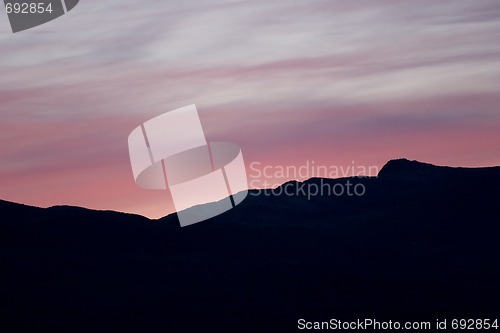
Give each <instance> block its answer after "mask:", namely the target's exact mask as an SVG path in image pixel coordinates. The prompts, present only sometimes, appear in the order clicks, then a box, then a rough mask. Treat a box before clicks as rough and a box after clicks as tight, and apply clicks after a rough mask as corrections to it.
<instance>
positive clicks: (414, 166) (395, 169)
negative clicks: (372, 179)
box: [378, 158, 441, 176]
mask: <svg viewBox="0 0 500 333" xmlns="http://www.w3.org/2000/svg"><path fill="white" fill-rule="evenodd" d="M437 168H441V167H438V166H436V165H433V164H429V163H423V162H419V161H416V160H408V159H406V158H399V159H395V160H390V161H389V162H387V163H386V164H385V165H384V166H383V167H382V169H381V170H380V172H379V174H378V175H379V176H387V175H405V174H421V173H424V172H425V173H427V172H429V171H430V170H433V169H434V170H435V169H437Z"/></svg>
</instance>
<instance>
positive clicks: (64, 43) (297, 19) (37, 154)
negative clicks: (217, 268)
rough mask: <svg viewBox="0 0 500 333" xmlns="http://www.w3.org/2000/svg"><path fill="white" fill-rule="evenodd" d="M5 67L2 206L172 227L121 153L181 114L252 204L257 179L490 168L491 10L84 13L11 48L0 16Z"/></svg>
mask: <svg viewBox="0 0 500 333" xmlns="http://www.w3.org/2000/svg"><path fill="white" fill-rule="evenodd" d="M0 51H1V52H0V199H3V200H9V201H15V202H19V203H24V204H29V205H35V206H41V207H48V206H52V205H76V206H83V207H88V208H93V209H110V210H117V211H124V212H131V213H137V214H141V215H145V216H148V217H151V218H158V217H161V216H164V215H166V214H168V213H170V212H172V209H173V206H172V203H171V200H169V195H168V193H166V192H165V191H159V190H144V189H140V188H138V187H137V186H136V184H135V183H134V179H133V176H132V171H131V166H130V160H129V155H128V147H127V138H128V135H129V134H130V132H131V131H132V130H133V129H134V128H135V127H137V126H139V125H140V124H141V123H143V122H144V121H146V120H148V119H150V118H152V117H155V116H157V115H160V114H162V113H164V112H167V111H170V110H173V109H176V108H179V107H183V106H186V105H191V104H196V106H197V108H198V112H199V115H200V118H201V121H202V123H203V128H204V131H205V134H206V137H207V139H208V140H209V141H229V142H234V143H237V144H238V145H240V146H241V148H242V152H243V157H244V159H245V163H246V165H247V171H248V173H249V178H250V180H254V182H253V183H252V184H254V185H255V184H256V185H255V186H254V187H259V185H258V184H261V183H259V182H261V181H262V179H257V181H256V182H255V179H252V177H253V178H259V177H258V175H257V174H258V172H256V171H255V170H254V169H255V167H254V168H250V167H249V166H250V165H251V163H254V164H253V165H254V166H255V165H259V167H260V168H263V167H264V166H273V167H276V166H300V165H304V164H306V163H312V162H314V163H315V164H316V165H324V166H349V165H357V166H367V167H368V166H375V167H377V168H379V169H380V168H381V167H382V166H383V165H384V164H385V163H386V162H387V161H388V160H390V159H394V158H401V157H405V158H408V159H416V160H419V161H424V162H428V163H433V164H438V165H450V166H467V167H478V166H493V165H500V2H499V1H497V0H493V1H481V0H476V1H468V0H466V1H460V0H453V1H425V0H424V1H409V0H408V1H388V0H383V1H382V0H380V1H343V0H342V1H332V0H325V1H320V0H305V1H302V0H295V1H289V0H275V1H260V0H251V1H201V0H200V1H190V2H188V1H153V0H142V1H131V0H119V1H97V0H81V1H80V3H79V5H78V6H77V7H76V8H75V9H73V10H72V11H71V12H69V13H68V14H66V15H64V16H62V17H60V18H58V19H56V20H54V21H52V22H49V23H47V24H45V25H42V26H39V27H36V28H34V29H31V30H27V31H24V32H20V33H16V34H12V32H11V30H10V26H9V24H8V20H7V16H6V14H5V11H3V10H2V11H0ZM260 178H262V177H260ZM285 178H287V177H284V178H283V179H278V181H282V182H285V181H286V180H288V179H285ZM288 178H293V177H288ZM274 181H276V180H274Z"/></svg>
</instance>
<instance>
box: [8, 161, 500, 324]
mask: <svg viewBox="0 0 500 333" xmlns="http://www.w3.org/2000/svg"><path fill="white" fill-rule="evenodd" d="M347 181H349V182H351V183H352V184H362V185H363V187H364V189H365V193H364V194H363V195H361V196H357V195H352V196H349V195H341V196H336V195H322V196H319V195H318V196H311V197H310V198H308V197H307V196H306V195H304V194H303V193H302V192H301V191H300V189H301V188H304V187H307V186H311V187H317V188H320V187H321V186H323V187H324V188H325V187H329V188H332V187H334V186H335V185H336V184H345V183H346V182H347ZM282 186H287V189H288V192H289V193H290V192H293V193H297V195H291V196H290V195H285V194H283V193H282V194H281V195H274V194H275V193H278V192H279V191H276V190H275V192H274V194H273V193H271V192H270V191H258V190H251V191H250V192H249V195H248V197H247V199H246V200H245V201H244V202H243V203H241V204H240V205H239V206H238V207H237V208H235V209H232V210H230V211H228V212H227V213H225V214H223V215H219V216H217V217H215V218H213V219H211V220H209V221H206V222H203V223H198V224H195V225H193V226H190V227H186V228H180V227H179V225H178V221H177V218H176V216H175V215H169V216H167V217H164V218H162V219H159V220H150V219H147V218H145V217H142V216H139V215H133V214H124V213H118V212H112V211H94V210H89V209H84V208H78V207H68V206H57V207H51V208H47V209H42V208H36V207H30V206H25V205H21V204H16V203H11V202H6V201H0V216H1V221H0V253H1V255H0V258H1V261H0V264H1V265H2V280H3V283H1V284H0V331H2V332H52V333H54V332H115V331H116V332H193V331H194V332H196V331H205V332H225V331H228V332H293V331H297V322H298V320H299V319H305V320H307V321H329V320H330V319H332V318H336V319H339V320H342V321H349V320H356V319H364V318H373V319H377V320H380V321H382V320H392V321H401V322H402V321H406V320H418V321H425V320H428V321H431V322H432V323H434V322H435V320H436V319H444V318H448V319H450V320H451V319H453V318H458V319H460V318H492V319H493V318H497V317H496V316H498V313H500V302H499V301H498V300H499V299H500V284H499V281H500V265H499V264H500V247H499V246H498V242H499V240H500V219H499V216H500V205H499V202H500V200H499V199H500V195H499V189H500V167H490V168H452V167H440V166H434V165H431V164H426V163H421V162H417V161H409V160H406V159H399V160H392V161H389V162H388V163H387V164H386V165H385V166H384V167H383V168H382V169H381V171H380V173H379V175H378V177H362V178H342V179H322V178H312V179H309V180H307V181H305V182H296V181H291V182H288V183H286V184H283V185H282ZM278 190H279V189H278Z"/></svg>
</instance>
